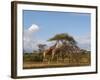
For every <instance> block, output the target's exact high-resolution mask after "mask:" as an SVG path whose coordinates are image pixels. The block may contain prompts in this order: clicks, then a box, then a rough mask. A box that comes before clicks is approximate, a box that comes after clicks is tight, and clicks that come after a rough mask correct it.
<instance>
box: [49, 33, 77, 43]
mask: <svg viewBox="0 0 100 80" xmlns="http://www.w3.org/2000/svg"><path fill="white" fill-rule="evenodd" d="M48 41H61V42H62V43H64V42H68V43H70V44H74V45H75V44H76V41H75V40H74V38H73V37H72V36H70V35H69V34H68V33H60V34H56V35H55V36H54V37H52V38H50V39H49V40H48Z"/></svg>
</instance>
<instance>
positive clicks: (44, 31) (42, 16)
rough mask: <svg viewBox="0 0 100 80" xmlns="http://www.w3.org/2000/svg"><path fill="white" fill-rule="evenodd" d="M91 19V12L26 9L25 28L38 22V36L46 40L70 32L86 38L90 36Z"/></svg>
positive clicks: (24, 12) (74, 35)
mask: <svg viewBox="0 0 100 80" xmlns="http://www.w3.org/2000/svg"><path fill="white" fill-rule="evenodd" d="M90 20H91V15H90V14H89V13H72V12H54V11H53V12H52V11H33V10H24V11H23V28H24V29H23V30H27V29H28V28H29V27H30V26H31V25H32V24H36V25H38V27H39V31H38V32H37V33H36V36H37V38H38V39H40V40H45V41H46V40H48V39H49V38H51V37H53V36H54V35H55V34H57V33H68V34H70V35H72V36H73V37H75V38H76V37H78V38H85V36H88V37H90V33H91V31H90V28H91V25H90V24H91V23H90ZM82 36H83V37H82ZM80 40H81V39H78V40H77V41H78V42H79V41H80ZM83 41H84V40H83Z"/></svg>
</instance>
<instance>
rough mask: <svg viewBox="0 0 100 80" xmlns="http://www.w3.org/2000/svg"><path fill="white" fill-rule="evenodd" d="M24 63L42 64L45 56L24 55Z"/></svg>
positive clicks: (39, 54) (36, 54) (37, 54)
mask: <svg viewBox="0 0 100 80" xmlns="http://www.w3.org/2000/svg"><path fill="white" fill-rule="evenodd" d="M23 61H24V62H41V61H43V56H42V55H41V53H24V55H23Z"/></svg>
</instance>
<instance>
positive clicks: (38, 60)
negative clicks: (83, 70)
mask: <svg viewBox="0 0 100 80" xmlns="http://www.w3.org/2000/svg"><path fill="white" fill-rule="evenodd" d="M90 54H91V53H90V52H88V53H78V54H75V53H74V54H73V53H70V54H66V55H65V57H64V58H61V57H59V58H57V56H55V58H54V59H53V60H50V56H47V58H46V59H45V60H43V55H42V53H24V54H23V69H32V68H45V67H74V66H89V65H91V55H90ZM69 55H70V57H68V56H69Z"/></svg>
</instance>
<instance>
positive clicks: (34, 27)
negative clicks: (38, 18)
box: [28, 24, 39, 32]
mask: <svg viewBox="0 0 100 80" xmlns="http://www.w3.org/2000/svg"><path fill="white" fill-rule="evenodd" d="M38 30H39V26H38V25H36V24H32V26H31V27H30V28H29V29H28V31H30V32H37V31H38Z"/></svg>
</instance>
